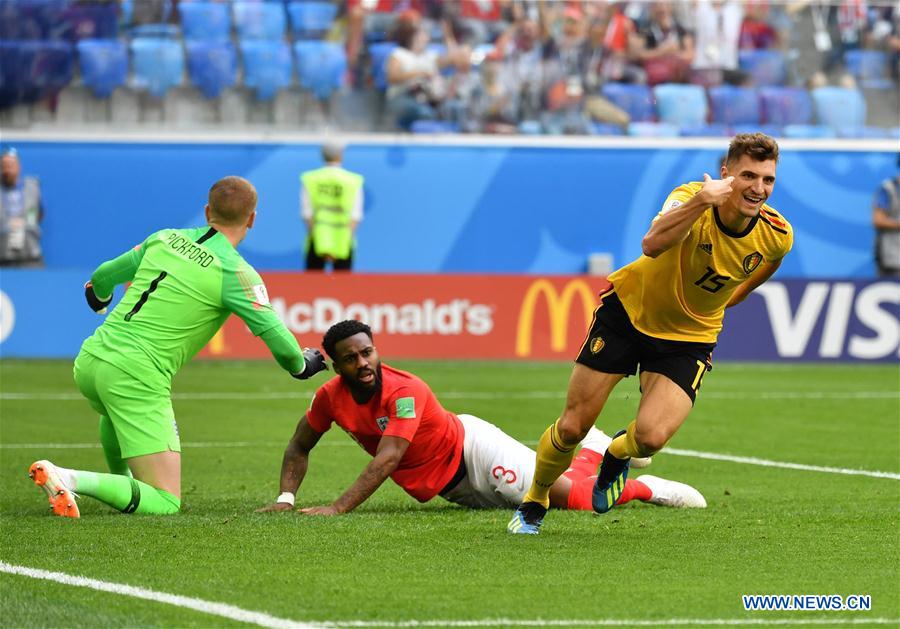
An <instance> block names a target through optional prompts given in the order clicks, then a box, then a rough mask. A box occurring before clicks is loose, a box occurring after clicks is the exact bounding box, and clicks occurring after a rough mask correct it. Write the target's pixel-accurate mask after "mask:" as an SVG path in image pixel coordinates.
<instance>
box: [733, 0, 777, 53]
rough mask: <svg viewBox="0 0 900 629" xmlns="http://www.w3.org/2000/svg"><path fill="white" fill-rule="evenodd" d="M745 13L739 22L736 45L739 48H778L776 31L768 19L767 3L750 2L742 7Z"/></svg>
mask: <svg viewBox="0 0 900 629" xmlns="http://www.w3.org/2000/svg"><path fill="white" fill-rule="evenodd" d="M744 11H746V14H745V15H744V21H743V23H742V24H741V36H740V43H739V44H738V47H739V48H740V49H741V50H769V49H772V48H778V46H779V37H778V31H777V30H775V27H774V26H773V25H772V24H771V22H770V21H769V4H768V3H767V2H760V1H757V2H752V3H748V4H747V5H745V7H744Z"/></svg>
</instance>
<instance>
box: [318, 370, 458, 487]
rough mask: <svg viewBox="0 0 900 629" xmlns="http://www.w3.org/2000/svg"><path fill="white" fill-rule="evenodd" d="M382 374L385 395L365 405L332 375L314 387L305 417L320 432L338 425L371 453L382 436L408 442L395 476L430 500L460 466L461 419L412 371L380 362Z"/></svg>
mask: <svg viewBox="0 0 900 629" xmlns="http://www.w3.org/2000/svg"><path fill="white" fill-rule="evenodd" d="M381 377H382V382H381V393H380V394H379V395H375V396H373V397H372V399H371V400H369V401H368V402H366V403H365V404H358V403H357V402H356V401H355V400H354V399H353V396H352V395H351V394H350V389H349V387H347V385H345V384H344V381H343V380H342V379H341V377H340V376H336V377H334V378H332V379H331V380H329V381H328V382H326V383H325V384H324V385H322V386H321V387H319V390H318V391H316V394H315V396H313V399H312V402H311V403H310V406H309V410H308V411H307V412H306V418H307V420H308V421H309V425H310V426H311V427H312V429H313V430H315V431H316V432H325V431H327V430H328V429H329V428H331V424H332V423H336V424H337V425H338V426H340V427H341V428H343V429H344V431H345V432H346V433H347V434H349V435H350V436H351V437H352V438H353V440H354V441H356V442H357V443H358V444H359V445H361V446H362V447H363V449H364V450H365V451H366V452H368V453H369V454H370V455H372V456H375V452H376V450H377V448H378V442H379V441H380V440H381V437H382V436H385V435H388V436H391V437H400V438H401V439H405V440H406V441H409V447H408V448H407V450H406V453H405V454H404V455H403V458H402V459H400V465H399V466H397V469H396V470H394V473H393V474H391V479H393V481H394V482H395V483H397V484H398V485H400V487H402V488H403V489H404V490H405V491H406V493H408V494H409V495H410V496H412V497H413V498H415V499H416V500H418V501H419V502H427V501H429V500H431V499H432V498H434V497H435V496H436V495H437V494H438V492H439V491H441V490H442V489H443V488H444V486H445V485H446V484H447V483H448V482H450V479H451V478H453V475H454V474H455V473H456V470H457V468H458V467H459V460H460V457H461V456H462V449H463V438H464V431H463V426H462V423H461V422H460V421H459V418H458V417H457V416H456V415H454V414H453V413H451V412H450V411H448V410H445V409H444V407H443V406H441V404H440V402H438V400H437V398H436V397H435V395H434V393H432V391H431V388H430V387H429V386H428V385H427V384H425V382H423V381H422V380H421V379H420V378H417V377H416V376H414V375H413V374H411V373H407V372H405V371H400V370H399V369H394V368H392V367H389V366H388V365H386V364H384V363H381Z"/></svg>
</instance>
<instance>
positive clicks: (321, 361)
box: [291, 347, 328, 380]
mask: <svg viewBox="0 0 900 629" xmlns="http://www.w3.org/2000/svg"><path fill="white" fill-rule="evenodd" d="M303 362H304V365H303V371H301V372H300V373H292V374H291V375H292V376H294V377H295V378H297V379H298V380H306V379H307V378H312V377H313V376H314V375H316V374H317V373H319V372H320V371H325V370H326V369H328V365H326V364H325V357H324V356H322V352H320V351H319V350H317V349H316V348H314V347H307V348H306V349H304V350H303Z"/></svg>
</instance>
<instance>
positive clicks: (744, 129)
mask: <svg viewBox="0 0 900 629" xmlns="http://www.w3.org/2000/svg"><path fill="white" fill-rule="evenodd" d="M738 133H765V134H766V135H770V136H772V137H773V138H780V137H781V136H783V135H784V127H782V126H781V125H777V124H736V125H732V126H731V134H732V135H736V134H738Z"/></svg>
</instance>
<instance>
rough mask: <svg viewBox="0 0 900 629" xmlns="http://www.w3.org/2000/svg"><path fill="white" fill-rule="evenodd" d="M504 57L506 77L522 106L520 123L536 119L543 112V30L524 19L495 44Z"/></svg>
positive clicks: (531, 21)
mask: <svg viewBox="0 0 900 629" xmlns="http://www.w3.org/2000/svg"><path fill="white" fill-rule="evenodd" d="M495 48H496V50H498V51H499V53H500V54H501V55H502V56H503V59H504V68H503V74H504V76H505V80H507V81H508V82H509V86H510V89H511V90H512V91H513V93H514V98H515V99H516V101H517V102H518V103H519V118H520V119H521V120H536V119H537V118H538V117H539V116H540V111H541V86H542V85H543V70H544V67H543V54H542V38H541V27H540V26H539V24H538V22H536V21H535V20H533V19H531V18H530V17H522V18H520V19H519V20H518V21H517V22H515V23H514V24H513V25H512V26H511V27H510V29H509V30H508V31H507V32H506V33H504V34H503V35H501V37H500V38H499V39H498V40H497V42H496V44H495Z"/></svg>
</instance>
